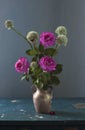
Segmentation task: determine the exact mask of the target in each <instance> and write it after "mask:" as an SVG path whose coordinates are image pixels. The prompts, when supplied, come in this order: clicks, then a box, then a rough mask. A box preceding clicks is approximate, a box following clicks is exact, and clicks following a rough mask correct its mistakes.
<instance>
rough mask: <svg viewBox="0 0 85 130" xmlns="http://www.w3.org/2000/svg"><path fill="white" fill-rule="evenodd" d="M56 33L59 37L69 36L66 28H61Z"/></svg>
mask: <svg viewBox="0 0 85 130" xmlns="http://www.w3.org/2000/svg"><path fill="white" fill-rule="evenodd" d="M55 33H57V35H62V34H63V35H67V29H66V27H65V26H59V27H57V29H56V30H55Z"/></svg>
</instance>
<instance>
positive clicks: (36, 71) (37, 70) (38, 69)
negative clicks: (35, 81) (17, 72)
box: [35, 66, 42, 76]
mask: <svg viewBox="0 0 85 130" xmlns="http://www.w3.org/2000/svg"><path fill="white" fill-rule="evenodd" d="M40 73H42V69H41V68H40V67H39V66H38V67H37V68H36V70H35V74H36V76H39V74H40Z"/></svg>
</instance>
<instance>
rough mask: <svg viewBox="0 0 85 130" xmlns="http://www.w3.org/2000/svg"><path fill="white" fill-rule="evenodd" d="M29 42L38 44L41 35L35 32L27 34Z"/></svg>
mask: <svg viewBox="0 0 85 130" xmlns="http://www.w3.org/2000/svg"><path fill="white" fill-rule="evenodd" d="M26 38H27V40H28V41H29V42H31V43H37V40H38V38H39V35H38V33H37V32H35V31H30V32H28V33H27V36H26Z"/></svg>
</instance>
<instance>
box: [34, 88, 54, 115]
mask: <svg viewBox="0 0 85 130" xmlns="http://www.w3.org/2000/svg"><path fill="white" fill-rule="evenodd" d="M52 97H53V90H52V87H49V88H48V89H47V90H43V89H38V88H36V89H34V90H33V103H34V108H35V110H36V112H37V113H43V114H48V113H49V112H50V111H51V103H52Z"/></svg>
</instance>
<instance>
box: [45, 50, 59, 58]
mask: <svg viewBox="0 0 85 130" xmlns="http://www.w3.org/2000/svg"><path fill="white" fill-rule="evenodd" d="M44 53H45V55H48V56H54V55H55V54H56V53H57V52H56V49H55V48H47V49H45V51H44Z"/></svg>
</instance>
